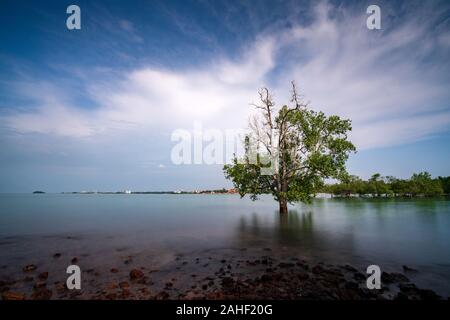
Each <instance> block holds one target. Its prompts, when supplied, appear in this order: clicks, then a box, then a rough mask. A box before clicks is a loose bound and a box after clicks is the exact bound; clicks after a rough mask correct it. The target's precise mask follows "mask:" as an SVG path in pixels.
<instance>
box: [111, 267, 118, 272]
mask: <svg viewBox="0 0 450 320" xmlns="http://www.w3.org/2000/svg"><path fill="white" fill-rule="evenodd" d="M110 271H111V273H117V272H119V270H117V269H116V268H112V269H111V270H110Z"/></svg>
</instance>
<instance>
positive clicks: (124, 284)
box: [119, 281, 130, 289]
mask: <svg viewBox="0 0 450 320" xmlns="http://www.w3.org/2000/svg"><path fill="white" fill-rule="evenodd" d="M119 287H120V288H121V289H124V288H129V287H130V284H129V283H128V282H126V281H122V282H119Z"/></svg>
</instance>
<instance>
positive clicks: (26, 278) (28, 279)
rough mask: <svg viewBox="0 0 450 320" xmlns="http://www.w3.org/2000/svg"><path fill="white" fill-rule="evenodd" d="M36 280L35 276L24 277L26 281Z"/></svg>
mask: <svg viewBox="0 0 450 320" xmlns="http://www.w3.org/2000/svg"><path fill="white" fill-rule="evenodd" d="M33 280H34V278H33V277H30V276H26V277H25V278H24V279H23V281H25V282H31V281H33Z"/></svg>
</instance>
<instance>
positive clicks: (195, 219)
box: [0, 194, 450, 296]
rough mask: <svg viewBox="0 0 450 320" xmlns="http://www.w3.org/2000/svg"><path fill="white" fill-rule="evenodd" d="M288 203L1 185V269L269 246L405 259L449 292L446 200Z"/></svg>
mask: <svg viewBox="0 0 450 320" xmlns="http://www.w3.org/2000/svg"><path fill="white" fill-rule="evenodd" d="M290 209H291V211H290V213H289V216H288V217H286V218H280V216H279V214H278V213H277V203H275V202H274V201H273V200H271V198H270V197H266V196H265V197H262V199H261V200H260V201H257V202H252V201H250V200H249V199H245V198H244V199H240V198H239V196H236V195H124V194H120V195H69V194H67V195H65V194H36V195H34V194H2V195H0V267H1V269H0V275H2V276H8V277H14V274H16V273H18V272H21V268H22V267H23V266H24V265H26V264H29V263H36V264H38V265H39V264H41V265H45V266H46V270H49V271H55V272H58V270H59V269H60V268H61V267H60V265H56V264H55V263H54V259H53V260H52V258H51V257H52V255H53V254H54V253H55V252H60V253H62V254H63V257H67V258H66V259H69V257H73V256H77V257H79V258H80V260H84V261H85V265H86V267H98V266H99V265H104V266H105V267H108V268H109V267H113V266H115V265H116V264H117V261H118V260H121V259H122V260H123V259H126V257H128V256H133V259H135V261H136V260H137V261H140V262H142V263H143V264H144V263H145V264H150V265H152V266H154V267H159V266H162V265H164V264H166V263H169V262H170V261H172V260H173V258H174V256H175V254H180V253H185V254H189V253H191V252H200V251H205V250H209V251H211V250H212V251H214V250H219V251H220V250H223V249H227V248H232V249H233V248H237V249H239V248H267V247H268V248H272V253H271V254H277V253H278V252H282V253H283V254H288V255H289V254H291V255H293V256H301V257H303V258H305V259H307V260H311V261H324V262H326V263H332V264H341V263H342V264H344V263H348V264H352V265H355V266H359V267H361V268H365V267H366V266H368V265H370V264H377V265H379V266H380V267H381V269H382V270H386V271H397V272H399V271H402V266H403V265H407V266H409V267H412V268H414V269H417V270H419V272H417V273H414V274H411V275H408V276H409V277H410V278H411V279H413V280H414V281H415V282H416V283H417V284H418V285H420V286H422V287H425V288H430V289H433V290H435V291H436V292H438V293H440V294H441V295H445V296H448V295H450V280H449V279H450V250H449V247H448V246H449V244H450V201H448V200H445V199H418V200H399V199H390V200H374V199H316V200H314V201H313V202H312V204H310V205H302V204H298V205H295V206H292V207H291V208H290ZM63 261H64V263H66V264H69V261H70V260H63ZM52 268H53V269H52ZM58 268H59V269H58Z"/></svg>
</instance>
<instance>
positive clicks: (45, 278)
mask: <svg viewBox="0 0 450 320" xmlns="http://www.w3.org/2000/svg"><path fill="white" fill-rule="evenodd" d="M38 278H39V280H47V279H48V272H42V273H40V274H39V275H38Z"/></svg>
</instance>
